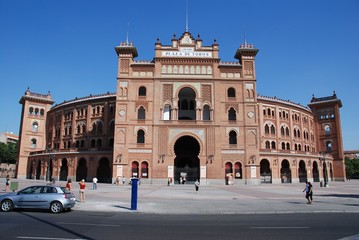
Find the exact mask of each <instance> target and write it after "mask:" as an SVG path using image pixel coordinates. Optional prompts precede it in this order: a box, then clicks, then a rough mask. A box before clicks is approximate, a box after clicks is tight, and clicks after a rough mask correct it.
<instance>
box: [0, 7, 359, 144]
mask: <svg viewBox="0 0 359 240" xmlns="http://www.w3.org/2000/svg"><path fill="white" fill-rule="evenodd" d="M188 26H189V32H191V33H192V35H193V36H195V37H197V35H198V34H200V36H201V38H202V40H203V44H204V45H211V44H212V43H213V39H216V40H217V43H218V44H219V48H220V58H221V60H222V61H234V60H235V59H234V54H235V52H236V50H237V48H238V47H239V45H240V44H241V43H243V41H244V37H243V36H244V26H245V32H246V39H247V43H253V44H254V45H255V47H256V48H259V49H260V51H259V53H258V55H257V58H256V70H257V91H258V93H260V94H261V95H265V96H272V97H274V96H276V97H278V98H280V99H284V100H291V101H292V102H295V103H300V104H302V105H307V104H308V103H309V102H310V100H311V98H312V95H313V94H314V96H316V97H324V96H331V95H332V94H333V91H336V93H337V96H338V98H340V99H341V100H342V103H343V107H342V108H341V124H342V130H343V139H344V149H345V150H359V128H357V127H356V123H357V121H358V119H359V107H358V103H359V101H358V98H357V97H358V90H359V62H358V54H359V1H358V0H345V1H343V0H335V1H334V0H314V1H313V0H297V1H288V0H222V1H214V0H206V1H204V0H188ZM185 27H186V0H156V1H155V0H152V1H151V0H137V1H136V0H131V1H130V0H126V1H124V0H103V1H102V0H101V1H99V0H96V1H95V0H61V1H51V0H22V1H21V0H0V84H1V88H0V112H1V115H0V131H8V132H14V133H15V134H18V132H19V123H20V115H21V105H20V104H19V100H20V98H21V96H23V94H24V92H25V91H26V89H27V87H30V90H31V91H32V92H36V93H43V94H46V93H48V91H50V92H51V94H52V97H53V99H54V100H55V101H56V103H61V102H63V101H64V100H71V99H74V98H76V97H85V96H88V95H90V94H100V93H106V92H108V91H109V92H115V91H116V71H117V56H116V53H115V50H114V47H115V46H116V45H119V43H120V42H124V41H126V36H127V33H128V39H129V41H130V42H133V43H134V44H135V46H136V47H137V51H138V54H139V56H138V58H137V59H138V60H152V59H153V56H154V43H155V42H156V39H157V38H160V40H161V42H162V44H165V45H169V44H170V43H171V41H170V40H171V38H172V37H173V34H174V33H175V34H177V37H179V36H181V34H182V33H183V32H184V31H185Z"/></svg>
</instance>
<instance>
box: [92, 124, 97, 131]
mask: <svg viewBox="0 0 359 240" xmlns="http://www.w3.org/2000/svg"><path fill="white" fill-rule="evenodd" d="M92 132H93V133H96V132H97V124H96V123H93V124H92Z"/></svg>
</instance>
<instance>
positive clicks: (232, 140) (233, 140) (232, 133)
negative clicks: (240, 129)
mask: <svg viewBox="0 0 359 240" xmlns="http://www.w3.org/2000/svg"><path fill="white" fill-rule="evenodd" d="M229 144H237V133H236V132H235V131H230V132H229Z"/></svg>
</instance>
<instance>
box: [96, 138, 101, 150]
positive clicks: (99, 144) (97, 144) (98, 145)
mask: <svg viewBox="0 0 359 240" xmlns="http://www.w3.org/2000/svg"><path fill="white" fill-rule="evenodd" d="M96 146H97V147H98V148H100V147H101V146H102V140H101V139H97V141H96Z"/></svg>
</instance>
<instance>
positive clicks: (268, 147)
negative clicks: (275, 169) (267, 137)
mask: <svg viewBox="0 0 359 240" xmlns="http://www.w3.org/2000/svg"><path fill="white" fill-rule="evenodd" d="M266 149H270V142H269V141H266Z"/></svg>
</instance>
